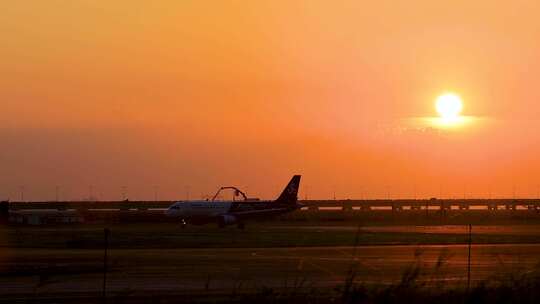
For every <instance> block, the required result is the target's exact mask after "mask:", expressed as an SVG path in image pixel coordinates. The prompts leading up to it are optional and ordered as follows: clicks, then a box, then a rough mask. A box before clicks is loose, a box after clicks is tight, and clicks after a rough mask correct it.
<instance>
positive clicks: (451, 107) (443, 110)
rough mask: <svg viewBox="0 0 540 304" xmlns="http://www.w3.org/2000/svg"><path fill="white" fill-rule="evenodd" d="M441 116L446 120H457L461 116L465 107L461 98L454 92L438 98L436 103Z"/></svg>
mask: <svg viewBox="0 0 540 304" xmlns="http://www.w3.org/2000/svg"><path fill="white" fill-rule="evenodd" d="M435 107H436V109H437V112H438V113H439V115H440V116H441V118H443V119H445V120H455V119H457V118H459V115H460V113H461V110H462V109H463V102H462V101H461V98H460V97H459V96H458V95H456V94H454V93H446V94H443V95H441V96H439V97H438V98H437V101H436V105H435Z"/></svg>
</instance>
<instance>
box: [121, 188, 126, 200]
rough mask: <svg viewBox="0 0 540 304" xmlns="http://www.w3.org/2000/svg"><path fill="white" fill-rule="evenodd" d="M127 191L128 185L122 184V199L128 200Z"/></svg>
mask: <svg viewBox="0 0 540 304" xmlns="http://www.w3.org/2000/svg"><path fill="white" fill-rule="evenodd" d="M126 191H127V187H126V186H122V200H123V201H125V200H126V196H127V194H126Z"/></svg>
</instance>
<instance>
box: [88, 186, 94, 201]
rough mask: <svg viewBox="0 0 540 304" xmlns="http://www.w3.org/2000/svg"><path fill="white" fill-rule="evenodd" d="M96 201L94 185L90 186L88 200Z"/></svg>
mask: <svg viewBox="0 0 540 304" xmlns="http://www.w3.org/2000/svg"><path fill="white" fill-rule="evenodd" d="M93 199H94V187H93V186H92V185H90V186H88V200H89V201H91V200H93Z"/></svg>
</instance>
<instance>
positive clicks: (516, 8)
mask: <svg viewBox="0 0 540 304" xmlns="http://www.w3.org/2000/svg"><path fill="white" fill-rule="evenodd" d="M539 16H540V2H539V1H533V0H531V1H520V0H515V1H493V0H491V1H484V0H477V1H470V0H468V1H462V0H453V1H432V0H407V1H406V0H393V1H315V0H310V1H308V0H306V1H290V0H287V1H232V0H231V1H225V0H223V1H220V0H215V1H202V0H199V1H187V0H184V1H176V0H174V1H173V0H170V1H166V0H159V1H146V0H144V1H143V0H115V1H90V0H88V1H86V0H76V1H71V0H65V1H60V0H48V1H42V0H33V1H32V0H27V1H2V2H0V32H1V33H2V35H1V37H0V115H1V116H0V144H1V146H0V199H7V198H11V199H12V200H18V199H20V187H21V186H24V192H25V199H29V200H49V199H54V198H55V186H59V187H60V188H59V189H60V198H61V199H82V198H84V197H87V196H88V195H89V193H88V192H89V186H90V185H92V186H93V193H94V195H95V196H97V197H98V198H100V199H119V198H120V197H121V189H120V188H121V187H122V186H125V187H127V193H128V196H129V197H130V198H131V199H153V197H154V188H155V187H154V186H158V187H159V188H158V189H159V190H158V193H159V198H160V199H183V198H185V197H186V195H187V194H186V192H187V191H189V192H190V198H200V197H201V195H202V194H213V193H214V192H215V190H216V189H217V187H219V186H222V185H237V186H239V187H241V188H243V189H246V190H247V192H248V193H249V194H252V195H257V196H260V197H262V198H273V197H274V196H276V195H277V194H278V193H279V192H280V191H281V188H282V187H283V186H284V185H285V183H286V182H287V181H288V180H289V179H290V177H291V175H292V174H294V173H300V174H302V175H303V176H304V179H303V185H302V189H301V196H302V198H303V197H304V196H305V195H306V191H307V195H308V197H309V198H321V199H322V198H331V197H332V196H333V192H334V191H335V193H336V196H337V198H361V197H367V198H386V197H388V196H390V197H391V198H398V197H413V196H415V194H416V196H417V197H419V198H420V197H433V196H436V197H441V196H442V197H460V198H461V197H463V196H464V195H465V196H467V197H487V196H488V195H490V194H491V195H492V196H493V197H501V196H505V197H512V196H513V195H515V196H518V197H531V196H536V195H537V193H538V191H540V158H539V155H540V132H539V131H540V120H539V114H540V18H539ZM444 92H454V93H456V94H458V95H459V96H461V98H462V100H463V112H462V114H463V115H465V116H467V119H468V120H467V123H465V124H462V125H459V126H444V125H439V124H437V123H434V119H433V118H432V117H434V116H437V113H436V111H435V104H434V103H435V100H436V98H437V96H439V95H440V94H442V93H444ZM306 185H307V187H306Z"/></svg>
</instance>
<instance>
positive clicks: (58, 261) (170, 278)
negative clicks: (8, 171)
mask: <svg viewBox="0 0 540 304" xmlns="http://www.w3.org/2000/svg"><path fill="white" fill-rule="evenodd" d="M102 255H103V252H102V251H101V250H71V249H32V250H28V249H10V252H9V256H10V257H11V258H9V259H8V258H6V255H4V260H3V261H2V263H1V264H0V265H2V267H3V268H4V270H5V269H7V267H9V266H10V265H11V266H13V265H16V266H17V267H23V266H24V267H25V269H32V267H41V269H47V268H48V267H49V268H50V267H55V271H54V272H51V273H50V274H49V275H45V276H44V275H42V276H41V278H40V276H39V275H38V274H37V273H35V274H27V275H21V276H11V275H5V273H4V275H2V276H1V277H0V294H1V295H17V294H20V295H23V294H26V295H28V294H34V293H37V294H41V295H47V294H57V293H98V292H100V291H101V288H102V274H101V263H102V262H101V261H102ZM109 261H110V265H111V268H112V270H111V272H110V273H109V274H108V280H107V290H108V292H109V293H110V294H117V293H122V292H123V293H130V292H153V291H155V292H161V291H163V292H171V291H174V292H178V293H184V292H185V293H193V292H204V291H205V290H208V291H209V292H226V293H227V292H233V291H234V290H236V291H241V290H247V289H253V288H260V287H262V286H266V287H274V288H292V287H293V286H295V285H301V286H303V287H335V286H338V285H340V284H343V282H344V279H345V278H346V276H347V273H348V271H349V270H350V269H351V267H353V269H355V270H356V271H357V275H356V282H363V283H365V284H395V283H397V282H399V281H400V280H401V278H402V275H403V273H404V272H405V271H406V270H407V269H414V268H418V269H419V270H420V276H419V280H420V281H423V282H428V284H442V286H456V285H460V286H464V284H465V281H466V277H467V246H466V245H450V246H440V245H430V246H416V245H405V246H402V245H400V246H394V245H385V246H359V247H357V248H356V249H355V248H353V247H307V248H306V247H298V248H237V249H232V248H231V249H167V250H165V249H164V250H161V249H115V250H111V252H110V256H109ZM539 262H540V244H521V245H520V244H505V245H474V246H473V247H472V271H471V274H472V280H473V281H479V280H486V279H490V280H495V281H497V280H507V279H509V278H510V277H511V276H517V275H519V274H523V273H525V272H530V271H534V270H537V269H538V267H537V266H538V263H539ZM62 269H66V271H65V273H63V272H62ZM77 269H85V271H84V272H82V271H81V273H77V271H76V270H77ZM67 270H69V271H67ZM300 282H302V283H300Z"/></svg>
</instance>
